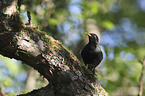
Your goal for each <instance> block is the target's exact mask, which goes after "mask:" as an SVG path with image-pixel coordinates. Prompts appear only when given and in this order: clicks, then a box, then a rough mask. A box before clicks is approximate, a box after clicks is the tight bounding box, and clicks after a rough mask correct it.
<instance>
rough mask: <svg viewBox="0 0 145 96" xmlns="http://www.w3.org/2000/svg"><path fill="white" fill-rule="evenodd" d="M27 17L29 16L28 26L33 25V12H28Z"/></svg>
mask: <svg viewBox="0 0 145 96" xmlns="http://www.w3.org/2000/svg"><path fill="white" fill-rule="evenodd" d="M27 16H28V24H29V25H32V22H31V12H30V11H29V10H28V11H27Z"/></svg>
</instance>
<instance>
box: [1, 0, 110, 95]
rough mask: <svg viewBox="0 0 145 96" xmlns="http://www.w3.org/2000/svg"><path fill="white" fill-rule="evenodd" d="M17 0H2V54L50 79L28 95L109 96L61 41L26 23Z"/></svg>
mask: <svg viewBox="0 0 145 96" xmlns="http://www.w3.org/2000/svg"><path fill="white" fill-rule="evenodd" d="M16 5H17V2H16V1H13V0H2V1H0V8H1V9H0V46H1V47H0V54H2V55H3V56H6V57H9V58H15V59H17V60H21V61H22V62H24V63H25V64H27V65H29V66H31V67H33V68H34V69H35V70H37V71H38V72H39V73H40V74H41V75H43V76H44V78H46V79H47V80H48V81H49V84H48V85H47V86H46V87H44V88H41V89H38V90H34V91H32V92H30V93H27V94H24V96H86V95H94V96H97V95H99V96H108V94H107V93H106V91H105V90H104V89H103V88H102V87H101V86H100V85H99V83H98V81H97V79H96V77H95V76H94V75H93V74H92V73H91V72H90V71H89V70H88V69H87V68H86V67H85V66H84V65H83V64H81V63H80V61H79V60H78V59H77V58H76V57H75V56H74V55H73V54H70V53H69V52H68V51H67V50H66V49H65V48H64V46H63V44H61V43H60V42H59V41H57V40H55V39H53V38H52V37H50V36H48V35H47V34H46V33H45V32H41V31H39V30H38V29H37V28H34V27H31V26H26V25H24V24H23V23H22V21H21V19H20V17H19V13H18V12H17V8H16Z"/></svg>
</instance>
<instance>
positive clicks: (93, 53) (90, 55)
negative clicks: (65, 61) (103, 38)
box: [81, 33, 103, 73]
mask: <svg viewBox="0 0 145 96" xmlns="http://www.w3.org/2000/svg"><path fill="white" fill-rule="evenodd" d="M86 34H87V35H88V36H89V43H88V44H87V45H86V46H85V47H84V48H83V49H82V51H81V56H82V58H83V61H84V63H85V65H87V64H88V69H90V70H91V71H92V72H93V73H95V68H96V67H97V66H98V65H99V63H100V62H101V61H102V59H103V53H102V51H101V48H100V47H99V39H98V36H97V35H96V34H93V33H86Z"/></svg>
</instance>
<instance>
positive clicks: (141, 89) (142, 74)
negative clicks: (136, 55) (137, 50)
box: [138, 59, 145, 96]
mask: <svg viewBox="0 0 145 96" xmlns="http://www.w3.org/2000/svg"><path fill="white" fill-rule="evenodd" d="M144 67H145V59H144V61H143V64H142V71H141V76H140V85H139V94H138V96H142V93H143V76H144Z"/></svg>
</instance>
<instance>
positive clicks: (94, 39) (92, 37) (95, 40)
mask: <svg viewBox="0 0 145 96" xmlns="http://www.w3.org/2000/svg"><path fill="white" fill-rule="evenodd" d="M85 33H86V34H87V35H88V36H89V43H91V44H98V43H99V39H98V36H97V35H96V34H94V33H87V32H85Z"/></svg>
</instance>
